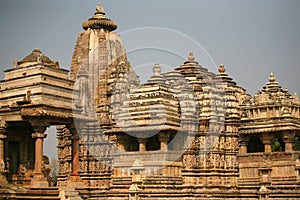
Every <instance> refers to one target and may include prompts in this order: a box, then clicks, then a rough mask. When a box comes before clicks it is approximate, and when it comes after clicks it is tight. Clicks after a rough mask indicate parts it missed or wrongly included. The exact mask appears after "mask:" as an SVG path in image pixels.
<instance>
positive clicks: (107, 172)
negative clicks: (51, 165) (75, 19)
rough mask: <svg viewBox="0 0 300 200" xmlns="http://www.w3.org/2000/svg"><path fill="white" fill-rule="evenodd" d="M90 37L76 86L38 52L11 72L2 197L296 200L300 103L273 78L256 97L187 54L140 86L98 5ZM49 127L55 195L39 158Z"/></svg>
mask: <svg viewBox="0 0 300 200" xmlns="http://www.w3.org/2000/svg"><path fill="white" fill-rule="evenodd" d="M82 27H83V29H84V30H85V32H83V33H80V35H79V36H78V38H77V42H76V45H75V48H74V53H73V57H72V65H71V69H70V78H68V71H67V70H63V69H61V68H59V64H58V62H54V61H52V60H51V59H49V58H48V57H47V56H45V55H43V54H42V52H41V51H40V50H38V49H35V50H33V52H32V53H30V54H29V55H28V56H27V57H25V58H24V59H23V60H21V61H15V62H14V66H13V68H12V69H10V70H7V71H5V78H4V80H3V81H2V82H1V89H0V183H1V184H0V185H1V186H0V198H3V199H5V198H6V199H19V198H27V199H34V198H37V196H39V197H41V198H42V197H43V198H44V199H91V200H92V199H120V200H121V199H130V200H133V199H135V200H137V199H149V200H150V199H151V200H154V199H207V200H218V199H232V200H233V199H235V200H236V199H240V200H246V199H247V200H248V199H250V200H251V199H253V200H254V199H260V200H266V199H269V200H271V199H291V200H296V199H299V196H300V161H299V158H300V139H299V137H300V102H299V99H298V97H297V95H296V94H295V95H290V94H289V92H288V90H287V89H282V88H281V87H280V85H279V83H277V82H276V79H275V76H274V75H273V74H271V75H270V77H269V81H268V82H267V83H266V86H265V87H264V88H263V89H262V90H261V91H259V92H258V93H256V94H255V95H254V96H251V95H249V94H247V93H246V90H245V89H243V88H242V87H240V86H238V85H237V83H236V82H234V80H233V79H232V78H231V77H230V76H229V75H228V74H227V73H226V70H225V67H224V65H223V64H221V65H220V67H219V73H217V74H215V73H212V72H209V71H208V70H207V69H206V68H204V67H203V66H201V65H200V64H199V63H198V62H197V61H196V59H195V56H194V55H193V54H192V53H190V54H189V55H188V58H187V59H186V61H184V63H183V64H182V65H181V66H179V67H178V68H176V69H174V70H172V71H170V72H167V73H161V69H160V66H159V65H158V64H156V65H154V67H153V76H151V78H150V79H149V80H148V81H147V82H146V83H145V84H140V82H139V80H138V76H137V75H136V74H135V72H134V70H133V68H132V66H131V65H130V63H129V62H128V60H127V57H126V54H125V48H124V46H123V43H122V40H121V38H120V37H119V36H118V35H117V34H116V33H114V32H113V31H114V30H115V29H116V28H117V25H116V23H114V22H113V21H112V20H110V19H108V18H106V16H105V13H104V10H103V7H102V6H101V4H99V5H98V6H97V8H96V12H95V14H94V16H93V17H92V18H90V19H89V20H87V21H86V22H84V23H83V25H82ZM50 125H56V127H57V140H58V145H57V149H58V168H59V173H58V179H57V187H53V186H52V185H51V184H52V181H51V179H49V174H47V169H46V168H45V164H46V159H45V158H44V156H43V155H42V152H43V138H45V137H46V135H45V134H44V131H45V130H46V128H47V127H49V126H50ZM16 186H17V187H16Z"/></svg>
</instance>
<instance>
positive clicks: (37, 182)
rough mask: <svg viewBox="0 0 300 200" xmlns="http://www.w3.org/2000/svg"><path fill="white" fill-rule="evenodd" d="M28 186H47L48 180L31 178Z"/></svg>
mask: <svg viewBox="0 0 300 200" xmlns="http://www.w3.org/2000/svg"><path fill="white" fill-rule="evenodd" d="M30 187H31V188H47V187H49V183H48V181H46V180H45V181H43V180H32V181H31V182H30Z"/></svg>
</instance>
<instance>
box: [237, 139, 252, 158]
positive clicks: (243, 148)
mask: <svg viewBox="0 0 300 200" xmlns="http://www.w3.org/2000/svg"><path fill="white" fill-rule="evenodd" d="M249 139H250V138H249V137H248V136H246V135H241V136H240V138H239V146H240V154H241V155H244V154H247V145H248V142H249Z"/></svg>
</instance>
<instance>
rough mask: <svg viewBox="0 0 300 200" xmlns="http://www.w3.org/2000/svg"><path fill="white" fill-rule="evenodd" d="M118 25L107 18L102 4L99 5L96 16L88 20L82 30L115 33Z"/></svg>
mask: <svg viewBox="0 0 300 200" xmlns="http://www.w3.org/2000/svg"><path fill="white" fill-rule="evenodd" d="M117 27H118V26H117V24H116V23H115V22H114V21H112V20H110V19H108V18H106V16H105V12H104V8H103V6H102V4H101V3H99V4H98V5H97V7H96V12H95V13H94V16H93V17H91V18H90V19H88V20H87V21H85V22H83V24H82V28H83V29H84V30H87V29H89V28H90V29H104V30H108V31H114V30H116V29H117Z"/></svg>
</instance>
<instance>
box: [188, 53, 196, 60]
mask: <svg viewBox="0 0 300 200" xmlns="http://www.w3.org/2000/svg"><path fill="white" fill-rule="evenodd" d="M188 61H190V62H194V61H195V56H194V54H193V52H190V54H189V56H188Z"/></svg>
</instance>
